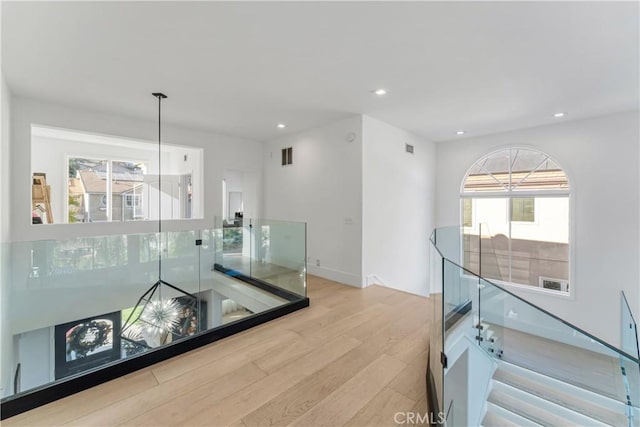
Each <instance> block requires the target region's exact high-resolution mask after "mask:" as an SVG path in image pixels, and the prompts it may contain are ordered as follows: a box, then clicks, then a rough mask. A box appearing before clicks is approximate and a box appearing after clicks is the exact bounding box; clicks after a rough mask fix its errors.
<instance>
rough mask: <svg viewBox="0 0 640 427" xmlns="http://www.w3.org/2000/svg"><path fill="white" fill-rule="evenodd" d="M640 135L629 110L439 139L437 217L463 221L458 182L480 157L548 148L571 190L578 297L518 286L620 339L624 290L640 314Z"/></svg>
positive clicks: (539, 300) (537, 301)
mask: <svg viewBox="0 0 640 427" xmlns="http://www.w3.org/2000/svg"><path fill="white" fill-rule="evenodd" d="M638 141H639V118H638V112H629V113H620V114H616V115H611V116H606V117H599V118H594V119H589V120H581V121H573V122H566V123H559V124H557V125H553V126H544V127H538V128H531V129H525V130H519V131H514V132H507V133H502V134H496V135H489V136H484V137H478V138H468V139H464V140H460V141H448V142H442V143H439V144H438V145H437V203H436V224H437V226H439V227H441V226H447V225H455V224H458V223H459V218H460V212H459V210H460V202H459V192H460V184H461V182H462V179H463V178H464V175H465V173H466V171H467V169H468V168H469V167H470V166H471V165H472V164H473V162H475V161H476V160H477V159H479V158H480V157H482V156H484V155H485V154H487V153H489V152H491V151H493V150H495V149H497V148H501V147H507V146H510V145H517V146H530V147H533V148H536V149H539V150H541V151H543V152H545V153H547V154H549V155H550V156H551V157H552V158H554V159H555V160H556V161H557V162H558V163H559V164H560V166H561V167H563V168H564V170H565V172H566V173H567V174H568V176H569V180H570V185H571V190H572V194H571V198H572V204H573V221H572V230H571V231H572V238H571V245H572V254H573V259H572V261H573V262H572V276H571V282H572V285H571V286H572V288H573V290H574V291H575V294H574V298H573V299H570V298H566V297H561V296H555V295H543V294H539V293H533V292H531V291H524V290H514V292H515V293H517V294H519V295H521V296H522V297H524V298H526V299H528V300H529V301H531V302H533V303H534V304H537V305H539V306H541V307H543V308H545V309H546V310H549V311H550V312H552V313H554V314H556V315H558V316H560V317H561V318H564V319H566V320H568V321H569V322H571V323H573V324H575V325H576V326H579V327H581V328H583V329H585V330H587V331H589V332H591V333H593V334H595V335H596V336H598V337H601V338H604V339H605V340H607V341H609V342H612V343H614V344H616V345H617V344H619V342H620V330H621V329H620V291H621V290H624V291H625V292H626V293H627V295H628V297H629V299H630V304H631V305H632V306H633V307H632V310H633V311H634V314H635V315H636V318H639V317H640V316H638V315H639V314H640V289H639V288H640V285H639V284H640V279H639V277H640V271H639V270H640V268H639V263H638V259H639V253H640V241H639V239H638V236H639V234H640V230H639V221H638V217H639V212H640V176H639V174H640V172H639V169H640V168H639V167H638V158H639V156H640V153H639V151H640V147H639V145H640V144H639V142H638Z"/></svg>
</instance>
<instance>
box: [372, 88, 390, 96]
mask: <svg viewBox="0 0 640 427" xmlns="http://www.w3.org/2000/svg"><path fill="white" fill-rule="evenodd" d="M373 93H374V95H378V96H384V95H386V94H387V91H386V90H385V89H376V90H374V91H373Z"/></svg>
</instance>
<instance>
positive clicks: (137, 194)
mask: <svg viewBox="0 0 640 427" xmlns="http://www.w3.org/2000/svg"><path fill="white" fill-rule="evenodd" d="M146 170H147V168H146V166H145V164H144V163H140V162H134V161H117V162H116V161H114V162H111V220H112V221H133V220H136V219H146V217H145V215H144V211H143V206H142V194H143V192H144V189H143V186H144V174H145V172H146ZM136 202H137V205H136Z"/></svg>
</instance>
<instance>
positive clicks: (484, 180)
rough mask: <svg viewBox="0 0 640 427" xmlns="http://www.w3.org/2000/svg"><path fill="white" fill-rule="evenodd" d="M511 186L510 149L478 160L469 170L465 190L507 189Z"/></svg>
mask: <svg viewBox="0 0 640 427" xmlns="http://www.w3.org/2000/svg"><path fill="white" fill-rule="evenodd" d="M508 188H509V150H502V151H499V152H497V153H494V154H492V155H490V156H488V157H486V158H484V159H482V160H480V161H478V162H477V163H476V164H475V165H474V166H473V167H472V168H471V170H470V171H469V173H468V175H467V178H466V179H465V183H464V189H463V191H464V192H480V191H506V190H507V189H508Z"/></svg>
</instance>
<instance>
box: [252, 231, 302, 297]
mask: <svg viewBox="0 0 640 427" xmlns="http://www.w3.org/2000/svg"><path fill="white" fill-rule="evenodd" d="M251 242H252V248H251V255H252V256H251V275H252V277H254V278H256V279H260V280H262V281H264V282H267V283H269V284H272V285H274V286H277V287H279V288H281V289H284V290H286V291H289V292H292V293H294V294H296V295H299V296H301V297H306V295H307V285H306V277H307V275H306V224H305V223H301V222H291V221H275V220H269V219H259V218H258V219H251Z"/></svg>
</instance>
